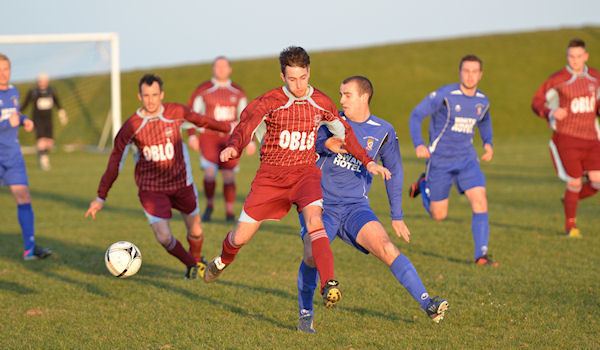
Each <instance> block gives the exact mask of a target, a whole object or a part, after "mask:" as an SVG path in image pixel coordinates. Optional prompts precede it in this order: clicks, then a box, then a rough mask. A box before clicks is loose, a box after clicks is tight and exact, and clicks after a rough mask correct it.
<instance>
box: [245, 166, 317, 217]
mask: <svg viewBox="0 0 600 350" xmlns="http://www.w3.org/2000/svg"><path fill="white" fill-rule="evenodd" d="M292 204H295V205H296V209H297V210H298V212H301V211H302V209H304V208H305V207H306V206H308V205H318V206H323V193H322V192H321V170H320V169H319V168H317V167H316V165H310V166H302V167H282V166H273V165H261V166H260V168H259V169H258V171H257V172H256V177H254V181H252V186H251V187H250V193H248V196H247V197H246V201H245V202H244V210H243V212H242V215H240V221H243V222H255V221H262V220H280V219H281V218H283V217H284V216H285V215H286V214H287V213H288V212H289V211H290V208H291V207H292Z"/></svg>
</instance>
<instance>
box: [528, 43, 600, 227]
mask: <svg viewBox="0 0 600 350" xmlns="http://www.w3.org/2000/svg"><path fill="white" fill-rule="evenodd" d="M588 58H589V54H588V52H587V50H586V48H585V42H584V41H583V40H581V39H573V40H571V41H569V45H568V46H567V66H566V67H564V68H563V69H561V70H559V71H558V72H556V73H554V74H552V75H551V76H550V77H549V78H548V79H547V80H546V81H545V82H544V83H543V84H542V86H540V88H539V89H538V90H537V91H536V93H535V96H534V97H533V102H532V104H531V107H532V108H533V111H534V112H535V113H536V114H537V115H538V116H539V117H541V118H544V119H546V120H547V122H548V125H549V126H550V128H552V130H554V133H553V135H552V139H551V140H550V151H551V155H552V160H553V161H554V167H555V168H556V171H557V173H558V176H559V178H560V179H561V180H563V181H565V182H566V183H567V186H566V187H567V188H566V189H565V194H564V197H563V206H564V210H565V226H564V227H565V232H566V233H567V235H568V236H569V237H574V238H579V237H581V233H580V231H579V229H578V228H577V225H576V222H575V218H576V214H577V204H578V202H579V200H580V199H584V198H588V197H591V196H593V195H594V194H596V192H598V190H600V125H599V124H598V119H597V116H598V114H599V110H598V99H599V96H600V73H599V72H598V71H597V70H595V69H593V68H590V67H588V66H587V65H586V62H587V60H588Z"/></svg>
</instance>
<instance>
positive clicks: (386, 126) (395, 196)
mask: <svg viewBox="0 0 600 350" xmlns="http://www.w3.org/2000/svg"><path fill="white" fill-rule="evenodd" d="M342 117H343V114H342ZM345 120H346V122H348V124H350V127H352V130H353V131H354V134H355V135H356V138H357V139H358V141H359V142H360V144H361V145H362V146H363V147H364V149H365V150H366V151H367V154H368V155H369V156H370V157H371V158H372V159H374V160H377V159H378V158H379V159H381V162H382V164H383V166H385V167H386V168H388V169H389V170H390V171H391V173H392V178H391V179H390V180H388V181H386V182H385V187H386V190H387V195H388V201H389V204H390V208H391V215H392V219H393V220H401V219H402V217H403V213H402V180H403V170H402V158H401V156H400V147H399V145H398V137H397V136H396V132H395V130H394V128H393V126H392V125H391V124H390V123H388V122H386V121H385V120H383V119H380V118H378V117H376V116H374V115H371V116H370V117H369V119H367V120H366V121H365V122H362V123H355V122H353V121H351V120H349V119H348V118H345ZM331 136H333V135H332V134H331V132H329V130H328V129H327V128H326V127H321V128H320V129H319V132H318V136H317V143H316V150H317V153H318V154H319V160H318V161H317V165H318V166H319V167H320V168H321V171H322V176H321V187H322V189H323V204H324V206H325V207H326V208H327V206H330V205H349V204H355V203H360V202H365V203H367V204H368V194H369V190H370V189H371V183H372V181H373V177H372V175H371V174H370V173H369V172H368V171H367V169H366V168H365V166H364V165H363V164H362V163H361V162H360V161H358V160H357V159H356V158H354V157H353V156H352V155H350V154H338V153H332V152H331V151H329V149H327V148H326V147H325V145H324V144H325V141H326V140H327V139H328V138H329V137H331ZM325 210H327V209H325Z"/></svg>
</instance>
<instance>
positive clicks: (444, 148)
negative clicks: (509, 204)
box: [410, 55, 498, 267]
mask: <svg viewBox="0 0 600 350" xmlns="http://www.w3.org/2000/svg"><path fill="white" fill-rule="evenodd" d="M458 69H459V76H460V83H458V84H450V85H446V86H442V87H441V88H439V89H438V90H436V91H434V92H432V93H431V94H429V96H427V97H425V98H424V99H423V101H421V102H420V103H419V105H418V106H417V107H416V108H415V109H414V110H413V111H412V113H411V115H410V135H411V138H412V142H413V144H414V146H415V152H416V154H417V158H424V159H427V169H426V173H424V174H422V175H421V177H420V178H419V180H418V181H417V182H416V183H414V184H412V186H411V189H410V197H412V198H415V197H416V196H417V195H419V194H421V195H422V197H423V206H424V207H425V209H426V210H427V212H428V213H429V214H430V215H431V217H432V218H433V219H434V220H436V221H441V220H444V219H445V218H446V216H448V196H449V194H450V188H451V187H452V183H453V182H454V183H456V187H457V188H458V191H459V192H460V193H461V194H464V195H465V196H466V197H467V199H468V200H469V203H470V204H471V210H472V211H473V217H472V221H471V230H472V233H473V241H474V243H475V249H474V252H475V253H474V257H475V263H476V264H477V265H487V266H494V267H495V266H498V263H497V262H494V261H492V260H491V259H490V258H489V256H488V241H489V231H490V225H489V219H488V207H487V196H486V191H485V177H484V175H483V173H482V172H481V169H480V167H479V160H478V159H477V152H476V151H475V148H474V147H473V131H474V128H475V127H477V128H479V134H480V136H481V139H482V140H483V149H484V150H485V152H484V154H483V155H482V156H481V160H483V161H486V162H489V161H491V160H492V157H493V155H494V150H493V148H492V122H491V118H490V103H489V101H488V98H487V96H485V95H484V94H483V92H481V91H480V90H479V89H478V88H477V85H478V84H479V82H480V81H481V77H482V75H483V63H482V61H481V59H480V58H479V57H477V56H475V55H467V56H464V57H463V58H462V59H461V60H460V64H459V66H458ZM427 116H431V123H430V124H429V145H428V146H425V142H424V141H423V138H422V137H421V124H422V123H423V119H425V117H427Z"/></svg>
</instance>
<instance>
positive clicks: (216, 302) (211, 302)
mask: <svg viewBox="0 0 600 350" xmlns="http://www.w3.org/2000/svg"><path fill="white" fill-rule="evenodd" d="M132 281H135V282H138V283H142V284H144V285H151V286H153V287H155V288H159V289H164V290H169V291H171V292H174V293H177V294H179V295H181V296H183V297H186V298H188V299H190V300H191V301H193V302H196V303H198V302H200V303H204V304H206V305H207V306H209V307H221V308H223V309H224V310H227V311H228V312H231V313H234V314H237V315H240V316H243V317H248V318H253V319H257V320H260V321H264V322H267V323H270V324H272V325H274V326H276V327H278V328H281V329H285V330H295V328H294V327H292V326H290V325H289V324H286V323H283V322H281V321H279V320H276V319H274V318H271V317H268V316H265V315H262V314H260V313H253V312H250V311H248V310H245V309H244V308H242V307H240V306H236V305H232V304H229V303H226V302H224V301H222V300H220V299H215V298H211V297H208V296H206V295H200V294H196V293H194V292H191V291H190V290H188V289H185V288H180V287H178V286H176V285H173V284H168V283H164V282H161V281H158V280H156V279H151V278H148V277H146V276H139V277H138V278H135V279H132ZM191 283H203V282H200V281H198V282H196V281H192V282H191Z"/></svg>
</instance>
